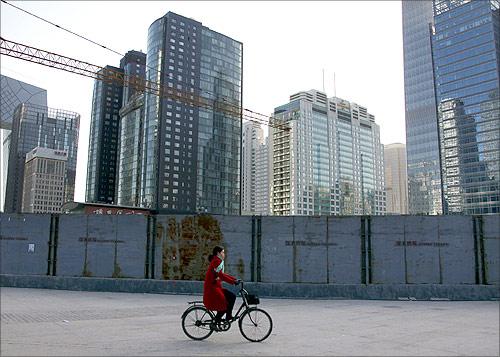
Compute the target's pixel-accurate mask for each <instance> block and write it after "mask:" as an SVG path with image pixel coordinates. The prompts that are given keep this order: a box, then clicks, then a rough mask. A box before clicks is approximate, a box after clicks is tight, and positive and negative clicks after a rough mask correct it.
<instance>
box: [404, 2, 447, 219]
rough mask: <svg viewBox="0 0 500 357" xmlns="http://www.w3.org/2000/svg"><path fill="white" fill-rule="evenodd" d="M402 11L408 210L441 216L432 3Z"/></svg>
mask: <svg viewBox="0 0 500 357" xmlns="http://www.w3.org/2000/svg"><path fill="white" fill-rule="evenodd" d="M402 9H403V49H404V83H405V120H406V150H407V162H408V170H407V173H408V210H409V213H410V214H441V213H442V202H441V173H440V166H439V139H438V126H437V114H436V112H437V109H436V98H435V91H434V76H433V68H432V49H431V25H432V23H433V9H432V1H403V3H402Z"/></svg>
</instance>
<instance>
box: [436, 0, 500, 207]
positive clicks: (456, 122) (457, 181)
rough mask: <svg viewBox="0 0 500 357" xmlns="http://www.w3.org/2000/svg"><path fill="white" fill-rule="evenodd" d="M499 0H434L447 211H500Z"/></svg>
mask: <svg viewBox="0 0 500 357" xmlns="http://www.w3.org/2000/svg"><path fill="white" fill-rule="evenodd" d="M499 9H500V1H498V0H488V1H469V0H455V1H450V0H435V1H434V28H433V36H432V38H433V43H432V45H433V46H432V50H433V51H432V53H433V60H434V72H435V83H436V102H437V104H438V120H439V134H440V148H441V172H442V185H443V200H444V202H443V203H444V204H443V206H444V212H445V213H446V214H457V213H460V214H491V213H499V212H500V199H499V196H500V185H499V180H500V96H499V93H500V81H499V77H500V72H499V67H500V20H499V18H500V10H499Z"/></svg>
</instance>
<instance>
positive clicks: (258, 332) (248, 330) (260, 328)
mask: <svg viewBox="0 0 500 357" xmlns="http://www.w3.org/2000/svg"><path fill="white" fill-rule="evenodd" d="M239 327H240V331H241V334H242V335H243V337H245V338H246V339H247V340H248V341H251V342H261V341H264V340H265V339H266V338H268V337H269V335H270V334H271V331H272V330H273V320H272V319H271V316H269V314H268V313H267V312H265V311H264V310H262V309H259V308H257V307H251V308H249V309H247V310H246V311H245V312H244V313H243V315H241V317H240V320H239Z"/></svg>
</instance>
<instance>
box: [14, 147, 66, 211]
mask: <svg viewBox="0 0 500 357" xmlns="http://www.w3.org/2000/svg"><path fill="white" fill-rule="evenodd" d="M67 160H68V153H67V152H66V151H62V150H54V149H47V148H43V147H36V148H34V149H33V150H31V151H30V152H29V153H27V154H26V165H25V167H24V185H23V203H22V212H28V213H59V212H62V211H61V207H62V205H63V203H64V189H65V176H66V162H67Z"/></svg>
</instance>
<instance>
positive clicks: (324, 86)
mask: <svg viewBox="0 0 500 357" xmlns="http://www.w3.org/2000/svg"><path fill="white" fill-rule="evenodd" d="M323 93H325V69H324V68H323Z"/></svg>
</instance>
